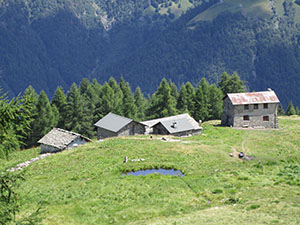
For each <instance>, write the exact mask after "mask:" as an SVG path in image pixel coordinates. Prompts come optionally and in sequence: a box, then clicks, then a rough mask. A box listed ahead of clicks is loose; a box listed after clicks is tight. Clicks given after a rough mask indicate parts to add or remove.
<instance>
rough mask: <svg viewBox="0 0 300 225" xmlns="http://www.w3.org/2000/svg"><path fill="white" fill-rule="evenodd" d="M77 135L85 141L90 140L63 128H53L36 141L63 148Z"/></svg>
mask: <svg viewBox="0 0 300 225" xmlns="http://www.w3.org/2000/svg"><path fill="white" fill-rule="evenodd" d="M77 137H81V138H83V139H85V140H86V141H89V142H90V141H91V140H90V139H89V138H87V137H84V136H82V135H81V134H77V133H74V132H71V131H67V130H63V129H60V128H53V129H52V130H51V131H50V132H49V133H48V134H46V135H45V136H44V137H42V138H41V139H40V140H39V141H38V143H39V144H44V145H49V146H53V147H56V148H58V149H61V150H62V149H65V148H66V147H67V146H68V145H69V144H70V143H72V141H74V140H75V139H76V138H77Z"/></svg>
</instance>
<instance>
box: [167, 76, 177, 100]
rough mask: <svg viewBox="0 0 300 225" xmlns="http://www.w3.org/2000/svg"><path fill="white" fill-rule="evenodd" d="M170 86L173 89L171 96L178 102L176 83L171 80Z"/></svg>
mask: <svg viewBox="0 0 300 225" xmlns="http://www.w3.org/2000/svg"><path fill="white" fill-rule="evenodd" d="M169 86H170V88H171V95H172V96H173V97H174V99H175V100H176V101H177V99H178V96H179V94H178V89H177V86H176V84H175V83H173V82H172V81H171V80H169Z"/></svg>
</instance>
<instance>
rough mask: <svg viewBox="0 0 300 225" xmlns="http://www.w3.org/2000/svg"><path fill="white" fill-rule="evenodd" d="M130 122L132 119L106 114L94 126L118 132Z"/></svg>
mask: <svg viewBox="0 0 300 225" xmlns="http://www.w3.org/2000/svg"><path fill="white" fill-rule="evenodd" d="M132 121H133V120H132V119H129V118H126V117H123V116H119V115H116V114H114V113H108V114H107V115H106V116H104V117H103V118H102V119H100V120H99V121H98V122H97V123H95V124H94V125H95V126H96V127H101V128H104V129H106V130H109V131H113V132H118V131H119V130H121V129H122V128H123V127H125V126H126V125H127V124H129V123H130V122H132Z"/></svg>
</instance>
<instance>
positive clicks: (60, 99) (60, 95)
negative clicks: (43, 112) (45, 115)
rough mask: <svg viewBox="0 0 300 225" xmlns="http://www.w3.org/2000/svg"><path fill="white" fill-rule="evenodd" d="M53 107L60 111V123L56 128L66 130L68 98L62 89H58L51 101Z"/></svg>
mask: <svg viewBox="0 0 300 225" xmlns="http://www.w3.org/2000/svg"><path fill="white" fill-rule="evenodd" d="M51 105H52V106H55V107H56V109H57V111H58V121H57V125H56V127H59V128H62V129H66V124H65V122H66V116H67V114H66V113H67V97H66V95H65V93H64V90H63V88H62V87H58V88H57V89H56V91H55V94H54V97H53V98H52V100H51Z"/></svg>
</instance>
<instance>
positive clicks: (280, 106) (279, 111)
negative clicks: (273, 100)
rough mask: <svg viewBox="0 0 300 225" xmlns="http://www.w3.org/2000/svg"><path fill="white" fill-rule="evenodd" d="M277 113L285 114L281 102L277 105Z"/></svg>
mask: <svg viewBox="0 0 300 225" xmlns="http://www.w3.org/2000/svg"><path fill="white" fill-rule="evenodd" d="M277 114H278V116H283V115H285V111H284V108H283V106H282V105H281V104H279V105H278V109H277Z"/></svg>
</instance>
